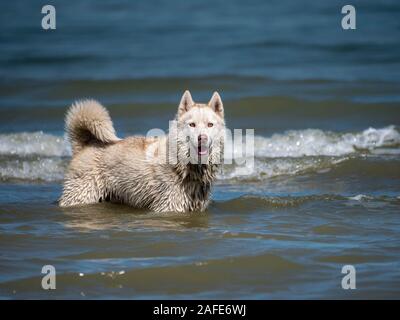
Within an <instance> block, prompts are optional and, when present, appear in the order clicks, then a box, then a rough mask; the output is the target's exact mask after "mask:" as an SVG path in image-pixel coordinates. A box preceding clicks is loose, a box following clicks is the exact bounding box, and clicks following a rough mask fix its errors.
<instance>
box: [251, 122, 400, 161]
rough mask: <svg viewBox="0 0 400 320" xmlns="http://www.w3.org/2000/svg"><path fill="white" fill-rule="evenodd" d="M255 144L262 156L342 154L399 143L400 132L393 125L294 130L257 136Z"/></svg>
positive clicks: (256, 149)
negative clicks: (357, 129) (347, 130)
mask: <svg viewBox="0 0 400 320" xmlns="http://www.w3.org/2000/svg"><path fill="white" fill-rule="evenodd" d="M254 144H255V145H254V146H255V154H256V156H259V157H271V158H276V157H303V156H343V155H348V154H352V153H355V152H358V151H360V150H368V151H372V150H374V149H376V148H383V147H393V146H399V145H400V133H399V131H398V130H397V129H396V128H395V126H393V125H392V126H388V127H385V128H381V129H375V128H368V129H366V130H364V131H362V132H357V133H334V132H329V131H322V130H318V129H306V130H291V131H287V132H285V133H283V134H274V135H273V136H272V137H270V138H264V137H259V136H258V137H255V141H254Z"/></svg>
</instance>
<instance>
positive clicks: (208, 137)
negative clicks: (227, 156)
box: [176, 91, 225, 164]
mask: <svg viewBox="0 0 400 320" xmlns="http://www.w3.org/2000/svg"><path fill="white" fill-rule="evenodd" d="M176 120H177V129H178V132H177V145H178V150H179V151H178V155H180V161H185V159H183V158H182V156H183V157H184V158H186V161H187V162H188V163H191V164H220V163H221V161H222V152H223V143H224V137H225V120H224V106H223V103H222V100H221V97H220V96H219V94H218V92H214V94H213V96H212V97H211V99H210V101H209V102H208V103H207V104H204V103H196V102H194V101H193V99H192V96H191V94H190V92H189V91H185V93H184V94H183V96H182V99H181V102H180V104H179V107H178V113H177V115H176Z"/></svg>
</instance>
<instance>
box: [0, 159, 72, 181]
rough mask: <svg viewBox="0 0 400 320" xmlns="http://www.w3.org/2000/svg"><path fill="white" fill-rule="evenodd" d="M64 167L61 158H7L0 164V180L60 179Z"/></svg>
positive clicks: (63, 161) (64, 163)
mask: <svg viewBox="0 0 400 320" xmlns="http://www.w3.org/2000/svg"><path fill="white" fill-rule="evenodd" d="M65 167H66V161H65V160H63V159H61V158H44V159H40V158H37V159H29V160H23V159H14V160H7V161H2V162H1V164H0V180H12V179H20V180H29V181H35V180H42V181H49V182H50V181H60V180H62V179H63V176H64V171H65Z"/></svg>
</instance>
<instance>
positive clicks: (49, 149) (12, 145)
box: [0, 131, 71, 157]
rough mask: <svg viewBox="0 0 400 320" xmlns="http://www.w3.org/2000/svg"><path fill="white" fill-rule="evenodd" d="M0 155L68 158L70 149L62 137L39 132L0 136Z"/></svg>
mask: <svg viewBox="0 0 400 320" xmlns="http://www.w3.org/2000/svg"><path fill="white" fill-rule="evenodd" d="M0 155H18V156H28V155H41V156H57V157H62V156H68V155H71V149H70V147H69V144H68V142H67V141H66V139H65V138H64V137H60V136H54V135H51V134H45V133H43V132H41V131H39V132H22V133H14V134H1V135H0Z"/></svg>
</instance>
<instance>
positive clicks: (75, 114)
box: [65, 100, 120, 154]
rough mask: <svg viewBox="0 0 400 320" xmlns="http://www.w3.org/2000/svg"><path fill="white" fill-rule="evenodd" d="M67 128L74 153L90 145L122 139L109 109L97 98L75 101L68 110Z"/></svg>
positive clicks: (104, 143)
mask: <svg viewBox="0 0 400 320" xmlns="http://www.w3.org/2000/svg"><path fill="white" fill-rule="evenodd" d="M65 130H66V132H67V134H68V139H69V141H70V143H71V145H72V152H73V154H76V153H78V152H79V151H80V150H82V149H83V148H84V147H85V146H88V145H106V144H109V143H113V142H116V141H119V140H120V139H119V138H118V137H117V136H116V135H115V130H114V127H113V123H112V121H111V118H110V115H109V114H108V111H107V109H106V108H104V107H103V106H102V105H101V104H100V103H98V102H97V101H95V100H82V101H77V102H75V103H74V104H73V105H72V106H71V107H70V108H69V110H68V112H67V116H66V118H65Z"/></svg>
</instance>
